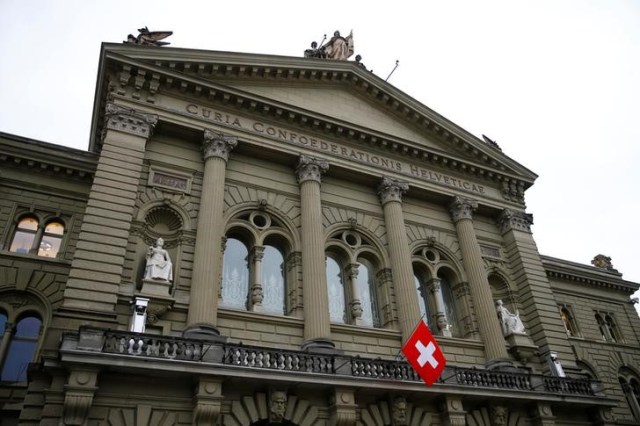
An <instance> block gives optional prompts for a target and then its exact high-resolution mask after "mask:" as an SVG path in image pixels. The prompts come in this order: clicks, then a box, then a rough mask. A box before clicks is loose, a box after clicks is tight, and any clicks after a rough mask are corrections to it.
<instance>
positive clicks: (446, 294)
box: [440, 278, 461, 336]
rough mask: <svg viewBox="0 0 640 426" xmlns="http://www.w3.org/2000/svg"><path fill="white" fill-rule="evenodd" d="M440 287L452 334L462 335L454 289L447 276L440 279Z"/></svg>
mask: <svg viewBox="0 0 640 426" xmlns="http://www.w3.org/2000/svg"><path fill="white" fill-rule="evenodd" d="M440 288H441V289H442V298H443V299H444V308H445V315H447V321H448V323H449V326H450V327H451V334H452V335H453V336H459V335H460V332H461V330H460V327H458V319H457V318H456V317H457V315H456V309H455V302H454V300H455V299H454V298H453V291H452V290H451V286H450V285H449V282H448V281H447V280H446V279H445V278H441V280H440Z"/></svg>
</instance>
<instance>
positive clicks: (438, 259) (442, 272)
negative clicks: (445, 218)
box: [413, 247, 463, 337]
mask: <svg viewBox="0 0 640 426" xmlns="http://www.w3.org/2000/svg"><path fill="white" fill-rule="evenodd" d="M413 273H414V281H415V284H416V291H417V295H418V303H419V305H420V310H421V311H422V313H423V314H425V322H426V323H427V325H428V326H429V328H430V329H431V331H432V332H433V333H434V334H438V335H441V336H445V337H461V336H462V335H463V329H462V327H461V326H460V321H459V312H458V309H459V307H458V304H459V303H458V301H457V300H456V297H455V295H454V292H453V286H454V285H455V284H458V282H457V281H458V279H457V275H456V274H455V273H454V272H453V266H452V262H451V261H450V260H449V259H448V257H447V256H446V255H445V254H444V253H442V252H441V251H440V250H438V249H437V248H435V247H422V248H419V249H418V250H416V251H415V252H414V254H413Z"/></svg>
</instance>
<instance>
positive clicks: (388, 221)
mask: <svg viewBox="0 0 640 426" xmlns="http://www.w3.org/2000/svg"><path fill="white" fill-rule="evenodd" d="M408 189H409V185H407V184H406V183H405V182H400V181H397V180H395V179H391V178H388V177H385V178H383V179H382V183H381V184H380V186H379V187H378V195H379V196H380V203H381V204H382V208H383V211H384V224H385V227H386V229H387V240H388V244H389V257H390V260H391V269H392V274H393V285H394V288H395V292H396V308H397V310H398V320H399V322H400V331H402V340H403V341H406V340H407V339H409V337H410V336H411V333H412V332H413V329H414V328H415V326H416V324H417V323H418V320H419V319H420V305H419V304H418V296H417V293H416V285H415V283H414V280H413V267H412V266H411V251H410V250H409V239H408V238H407V230H406V227H405V224H404V214H403V213H402V194H404V193H405V192H407V190H408Z"/></svg>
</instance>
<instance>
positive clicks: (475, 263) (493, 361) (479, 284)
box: [449, 197, 509, 366]
mask: <svg viewBox="0 0 640 426" xmlns="http://www.w3.org/2000/svg"><path fill="white" fill-rule="evenodd" d="M477 207H478V204H477V203H476V202H475V201H473V200H469V199H466V198H462V197H455V199H454V200H453V202H452V203H451V205H450V207H449V210H450V212H451V216H452V218H453V222H454V223H455V225H456V232H457V234H458V240H459V242H460V250H461V251H462V263H463V266H464V269H465V271H466V272H467V276H468V278H469V287H470V290H471V296H472V298H473V304H474V307H475V308H476V314H477V315H478V325H479V328H480V336H481V337H482V341H483V342H484V348H485V354H486V357H487V365H495V366H497V365H498V363H499V362H500V361H505V360H508V359H509V356H508V354H507V348H506V342H505V340H504V337H503V335H502V330H501V329H500V323H499V322H498V318H497V316H496V309H495V306H494V303H493V298H492V296H491V287H490V286H489V280H488V278H487V271H486V270H485V267H484V262H483V260H482V253H481V252H480V245H479V244H478V239H477V237H476V231H475V229H474V228H473V220H472V217H473V211H474V210H475V209H476V208H477Z"/></svg>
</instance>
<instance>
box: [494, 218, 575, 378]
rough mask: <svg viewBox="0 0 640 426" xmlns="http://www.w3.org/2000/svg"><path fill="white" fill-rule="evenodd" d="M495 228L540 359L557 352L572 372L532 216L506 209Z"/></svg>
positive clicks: (521, 309) (567, 346)
mask: <svg viewBox="0 0 640 426" xmlns="http://www.w3.org/2000/svg"><path fill="white" fill-rule="evenodd" d="M497 224H498V226H499V228H500V230H501V232H502V239H503V241H504V248H505V249H504V252H505V256H506V259H507V262H508V264H509V267H510V269H511V271H513V274H512V276H513V277H515V278H514V284H515V287H516V288H517V292H518V294H519V296H520V300H522V301H523V303H522V304H521V305H520V314H521V315H522V316H523V317H524V318H526V324H527V330H528V331H529V336H530V337H531V339H532V340H533V343H534V344H535V345H536V346H538V347H539V353H540V356H541V358H545V359H546V358H547V356H548V354H549V353H550V352H556V353H557V354H558V359H559V361H560V362H561V363H562V364H563V366H565V367H568V368H569V369H572V368H575V362H574V359H575V356H574V354H573V351H572V349H571V346H570V345H569V343H568V340H567V339H566V332H565V328H564V324H563V323H562V319H561V317H560V315H559V314H558V308H557V306H556V305H555V302H554V300H555V298H554V295H553V292H552V291H551V284H550V283H549V280H548V279H547V274H546V271H545V270H544V266H543V265H542V260H541V259H540V253H539V252H538V248H537V246H536V243H535V241H534V239H533V235H532V234H531V225H532V224H533V216H532V215H531V214H527V213H524V212H516V211H512V210H509V209H505V210H504V211H503V212H502V214H501V215H500V216H499V218H498V221H497Z"/></svg>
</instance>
